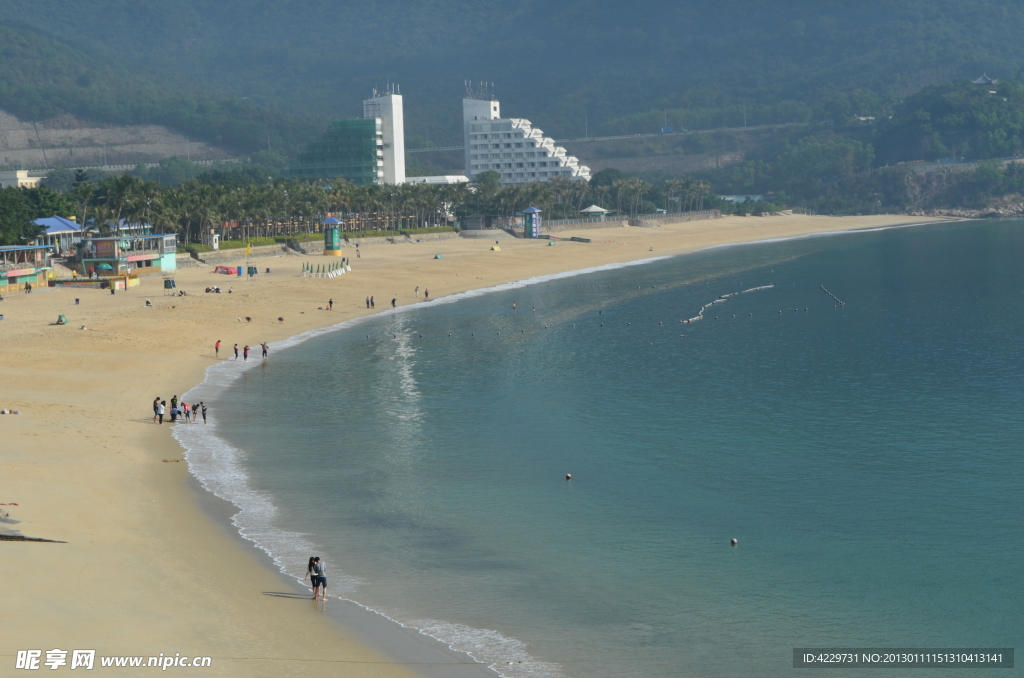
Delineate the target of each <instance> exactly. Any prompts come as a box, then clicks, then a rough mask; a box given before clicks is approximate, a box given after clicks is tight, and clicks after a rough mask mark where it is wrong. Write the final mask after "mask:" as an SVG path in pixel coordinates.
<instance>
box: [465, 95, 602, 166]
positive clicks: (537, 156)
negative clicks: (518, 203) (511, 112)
mask: <svg viewBox="0 0 1024 678" xmlns="http://www.w3.org/2000/svg"><path fill="white" fill-rule="evenodd" d="M462 122H463V126H464V128H465V129H464V143H465V149H466V176H467V177H469V178H470V179H472V178H473V177H475V176H476V175H477V174H480V173H481V172H486V171H488V170H494V171H495V172H498V173H500V174H501V183H502V184H525V183H528V182H531V181H540V182H544V181H548V180H549V179H551V178H552V177H559V176H560V177H566V178H568V179H578V180H580V181H588V180H589V179H590V168H589V167H587V166H586V165H581V164H580V162H579V160H578V159H577V158H576V157H575V156H572V155H569V154H568V153H567V152H566V150H565V149H564V148H562V147H561V146H558V145H556V144H555V140H554V139H552V138H550V137H546V136H544V132H543V130H540V129H537V128H536V127H534V126H533V124H532V123H531V122H530V121H529V120H526V119H525V118H502V117H501V106H500V104H499V103H498V101H497V100H495V99H493V98H492V97H489V96H485V97H482V98H472V97H467V98H465V99H463V100H462Z"/></svg>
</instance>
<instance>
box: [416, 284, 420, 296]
mask: <svg viewBox="0 0 1024 678" xmlns="http://www.w3.org/2000/svg"><path fill="white" fill-rule="evenodd" d="M416 298H417V299H419V298H420V286H419V285H417V286H416Z"/></svg>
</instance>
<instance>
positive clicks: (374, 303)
mask: <svg viewBox="0 0 1024 678" xmlns="http://www.w3.org/2000/svg"><path fill="white" fill-rule="evenodd" d="M370 308H377V302H376V301H374V299H373V297H370Z"/></svg>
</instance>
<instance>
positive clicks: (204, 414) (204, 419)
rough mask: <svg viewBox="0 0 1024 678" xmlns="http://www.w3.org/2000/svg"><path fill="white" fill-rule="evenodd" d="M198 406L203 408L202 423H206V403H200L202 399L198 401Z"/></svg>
mask: <svg viewBox="0 0 1024 678" xmlns="http://www.w3.org/2000/svg"><path fill="white" fill-rule="evenodd" d="M199 407H201V408H203V423H204V424H205V423H206V405H204V404H203V403H202V401H200V403H199Z"/></svg>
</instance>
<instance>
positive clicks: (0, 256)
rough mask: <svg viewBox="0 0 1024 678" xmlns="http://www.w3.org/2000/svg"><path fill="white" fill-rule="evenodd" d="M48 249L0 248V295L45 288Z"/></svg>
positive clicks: (48, 267)
mask: <svg viewBox="0 0 1024 678" xmlns="http://www.w3.org/2000/svg"><path fill="white" fill-rule="evenodd" d="M49 249H50V247H49V246H48V245H7V246H4V247H0V294H3V293H5V292H18V291H21V290H26V291H27V290H30V289H32V287H36V286H45V285H46V275H47V272H48V271H49V270H50V266H49V254H48V252H47V250H49ZM26 285H29V286H30V287H26Z"/></svg>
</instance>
